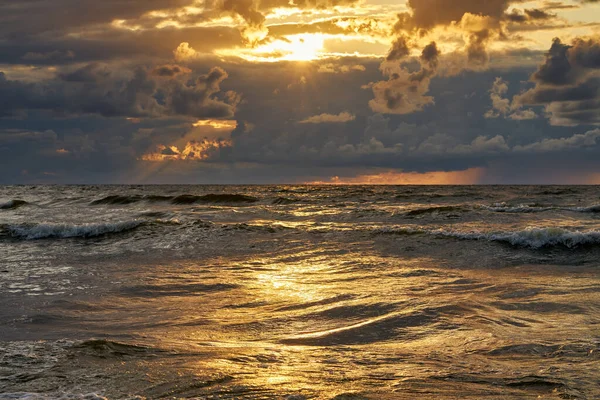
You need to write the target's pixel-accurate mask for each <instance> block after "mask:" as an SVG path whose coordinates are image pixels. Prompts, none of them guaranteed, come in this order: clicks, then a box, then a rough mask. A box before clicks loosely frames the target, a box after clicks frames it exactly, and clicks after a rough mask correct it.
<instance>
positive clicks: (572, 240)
mask: <svg viewBox="0 0 600 400" xmlns="http://www.w3.org/2000/svg"><path fill="white" fill-rule="evenodd" d="M377 233H381V234H400V235H416V234H426V235H433V236H438V237H449V238H455V239H460V240H485V241H490V242H502V243H507V244H510V245H511V246H515V247H528V248H532V249H541V248H545V247H566V248H569V249H572V248H576V247H581V246H590V245H596V244H600V231H596V230H593V231H585V232H582V231H570V230H567V229H564V228H528V229H525V230H522V231H513V232H511V231H500V232H480V231H471V232H461V231H454V230H446V229H434V230H430V229H423V228H418V227H390V228H380V229H378V230H377Z"/></svg>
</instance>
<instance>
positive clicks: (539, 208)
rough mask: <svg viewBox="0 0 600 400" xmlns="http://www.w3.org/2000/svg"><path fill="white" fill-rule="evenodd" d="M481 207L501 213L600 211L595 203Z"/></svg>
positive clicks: (599, 207)
mask: <svg viewBox="0 0 600 400" xmlns="http://www.w3.org/2000/svg"><path fill="white" fill-rule="evenodd" d="M477 208H479V209H483V210H487V211H492V212H499V213H539V212H546V211H572V212H579V213H600V205H593V206H588V207H557V206H546V205H541V204H519V205H516V206H510V205H506V204H503V203H501V204H494V205H491V206H486V205H479V206H477Z"/></svg>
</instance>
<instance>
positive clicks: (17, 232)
mask: <svg viewBox="0 0 600 400" xmlns="http://www.w3.org/2000/svg"><path fill="white" fill-rule="evenodd" d="M143 224H144V222H143V221H138V220H132V221H122V222H114V223H97V224H94V223H88V224H81V225H73V224H50V223H47V224H15V225H4V226H3V228H4V229H3V230H4V231H5V232H6V233H7V234H8V236H10V237H12V238H15V239H23V240H37V239H66V238H93V237H98V236H103V235H107V234H114V233H120V232H126V231H130V230H133V229H136V228H138V227H139V226H141V225H143Z"/></svg>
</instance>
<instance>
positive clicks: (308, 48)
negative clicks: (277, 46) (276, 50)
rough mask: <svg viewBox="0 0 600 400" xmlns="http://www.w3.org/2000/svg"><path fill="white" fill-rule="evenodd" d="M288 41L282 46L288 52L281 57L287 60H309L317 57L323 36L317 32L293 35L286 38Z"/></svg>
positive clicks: (323, 41)
mask: <svg viewBox="0 0 600 400" xmlns="http://www.w3.org/2000/svg"><path fill="white" fill-rule="evenodd" d="M286 39H287V40H289V42H288V43H287V44H286V45H284V46H282V47H283V49H282V50H284V51H287V52H288V54H287V55H286V56H284V57H283V58H284V59H286V60H288V61H311V60H315V59H317V58H319V53H320V52H321V51H322V50H323V45H324V43H325V38H323V37H322V36H321V35H317V34H312V35H311V34H306V35H294V36H288V37H287V38H286Z"/></svg>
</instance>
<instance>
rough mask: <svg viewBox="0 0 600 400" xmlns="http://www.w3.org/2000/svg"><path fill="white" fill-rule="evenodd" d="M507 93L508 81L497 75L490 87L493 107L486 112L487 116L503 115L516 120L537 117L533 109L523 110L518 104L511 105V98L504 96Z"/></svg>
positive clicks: (492, 117) (485, 115)
mask: <svg viewBox="0 0 600 400" xmlns="http://www.w3.org/2000/svg"><path fill="white" fill-rule="evenodd" d="M506 93H508V82H506V81H504V80H503V79H502V78H501V77H497V78H496V80H495V81H494V83H493V84H492V88H491V89H490V99H491V100H492V108H491V109H490V110H488V111H487V112H486V113H485V114H484V117H485V118H488V119H494V118H498V117H500V116H502V117H504V118H510V119H512V120H515V121H524V120H530V119H535V118H537V114H536V113H535V112H534V111H533V110H530V109H529V110H522V109H520V107H519V106H516V108H515V107H513V106H511V103H510V99H509V98H506V97H504V96H505V95H506Z"/></svg>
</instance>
